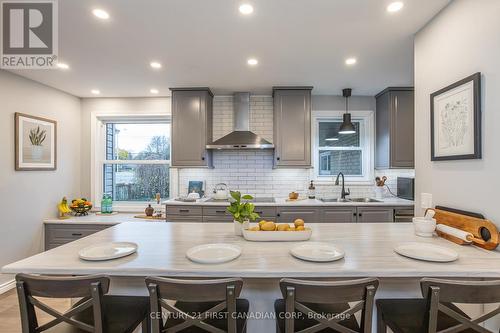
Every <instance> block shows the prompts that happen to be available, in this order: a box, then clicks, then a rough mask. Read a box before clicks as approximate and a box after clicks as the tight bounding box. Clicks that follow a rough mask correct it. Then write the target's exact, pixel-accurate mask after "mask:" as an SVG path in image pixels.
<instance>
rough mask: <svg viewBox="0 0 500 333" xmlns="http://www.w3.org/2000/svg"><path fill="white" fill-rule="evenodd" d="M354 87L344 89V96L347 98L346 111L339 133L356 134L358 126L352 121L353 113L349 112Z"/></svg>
mask: <svg viewBox="0 0 500 333" xmlns="http://www.w3.org/2000/svg"><path fill="white" fill-rule="evenodd" d="M351 91H352V89H350V88H346V89H342V96H344V98H345V113H344V116H343V122H342V125H340V129H339V134H354V133H356V128H355V127H354V125H353V124H352V122H351V114H350V113H349V97H351Z"/></svg>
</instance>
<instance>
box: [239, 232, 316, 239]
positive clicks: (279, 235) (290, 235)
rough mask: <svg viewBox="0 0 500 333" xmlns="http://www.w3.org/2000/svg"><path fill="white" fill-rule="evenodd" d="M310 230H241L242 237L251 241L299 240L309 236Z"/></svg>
mask: <svg viewBox="0 0 500 333" xmlns="http://www.w3.org/2000/svg"><path fill="white" fill-rule="evenodd" d="M311 235H312V230H311V229H306V230H304V231H250V230H243V238H245V239H246V240H248V241H252V242H300V241H306V240H309V238H311Z"/></svg>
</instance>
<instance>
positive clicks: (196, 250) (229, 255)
mask: <svg viewBox="0 0 500 333" xmlns="http://www.w3.org/2000/svg"><path fill="white" fill-rule="evenodd" d="M240 255H241V248H240V247H239V246H236V245H231V244H203V245H198V246H195V247H192V248H190V249H189V250H188V251H187V252H186V256H187V257H188V259H189V260H191V261H194V262H197V263H200V264H220V263H224V262H228V261H231V260H234V259H236V258H238V257H239V256H240Z"/></svg>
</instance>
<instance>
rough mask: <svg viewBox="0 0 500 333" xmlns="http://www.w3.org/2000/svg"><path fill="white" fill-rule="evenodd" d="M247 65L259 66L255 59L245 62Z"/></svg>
mask: <svg viewBox="0 0 500 333" xmlns="http://www.w3.org/2000/svg"><path fill="white" fill-rule="evenodd" d="M247 64H249V65H250V66H256V65H258V64H259V61H258V60H257V59H255V58H250V59H248V60H247Z"/></svg>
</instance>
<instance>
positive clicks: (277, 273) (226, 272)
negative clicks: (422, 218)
mask: <svg viewBox="0 0 500 333" xmlns="http://www.w3.org/2000/svg"><path fill="white" fill-rule="evenodd" d="M308 226H309V227H311V228H312V230H313V235H312V238H311V241H326V242H331V243H333V244H335V245H338V246H341V247H342V248H344V249H345V251H346V256H345V258H344V259H341V260H339V261H336V262H331V263H311V262H305V261H301V260H298V259H295V258H294V257H292V256H291V255H290V254H289V249H290V248H291V247H292V246H293V245H295V244H297V243H293V242H292V243H289V242H268V243H260V242H248V241H245V240H244V239H243V238H241V237H238V236H235V235H234V233H233V225H232V224H229V223H228V224H220V223H150V222H136V223H122V224H119V225H116V226H114V227H111V228H109V229H106V230H104V231H101V232H98V233H96V234H93V235H90V236H88V237H85V238H82V239H80V240H77V241H74V242H72V243H69V244H66V245H62V246H60V247H58V248H55V249H52V250H50V251H47V252H44V253H40V254H38V255H35V256H32V257H29V258H27V259H24V260H21V261H18V262H16V263H13V264H10V265H7V266H5V267H3V269H2V272H3V273H20V272H23V273H35V274H63V275H66V274H75V275H84V274H107V275H110V276H136V277H138V276H148V275H161V276H186V277H189V276H194V277H230V276H238V277H247V278H252V277H255V278H277V277H362V276H375V277H424V276H428V277H464V278H465V277H496V278H498V277H500V265H498V263H499V262H500V252H498V251H486V250H484V249H481V248H477V247H474V246H460V245H457V244H454V243H452V242H449V241H447V240H444V239H442V238H437V237H435V238H420V237H417V236H415V235H414V232H413V226H412V225H411V224H408V223H367V224H361V223H346V224H343V223H339V224H337V223H329V224H309V225H308ZM109 241H131V242H136V243H137V244H138V245H139V250H138V252H137V253H135V254H133V255H131V256H128V257H125V258H121V259H117V260H112V261H103V262H86V261H83V260H80V259H79V258H78V251H79V250H80V249H82V248H84V247H86V246H89V245H91V244H95V243H100V242H109ZM405 241H418V242H423V243H432V244H439V245H441V246H445V247H449V248H452V249H454V250H455V251H457V252H458V253H459V255H460V258H459V259H458V260H457V261H455V262H452V263H431V262H424V261H417V260H413V259H409V258H406V257H402V256H400V255H398V254H396V253H394V251H393V248H394V246H395V245H397V244H399V243H401V242H405ZM217 242H222V243H230V244H237V245H239V246H241V248H242V250H243V253H242V255H241V256H240V257H239V258H237V259H236V260H234V261H232V262H229V263H225V264H218V265H202V264H196V263H193V262H191V261H189V260H188V259H187V258H186V255H185V254H186V251H187V250H188V249H189V248H191V247H193V246H195V245H200V244H206V243H217Z"/></svg>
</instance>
